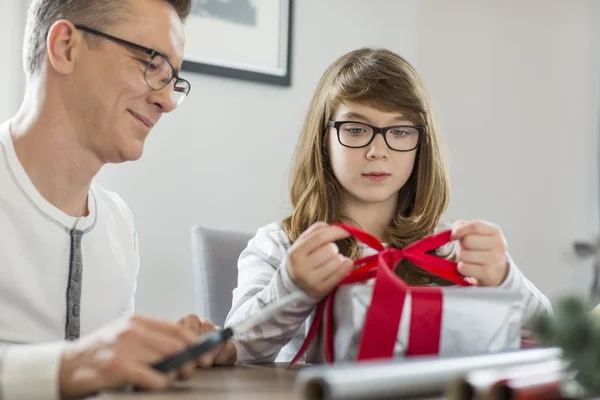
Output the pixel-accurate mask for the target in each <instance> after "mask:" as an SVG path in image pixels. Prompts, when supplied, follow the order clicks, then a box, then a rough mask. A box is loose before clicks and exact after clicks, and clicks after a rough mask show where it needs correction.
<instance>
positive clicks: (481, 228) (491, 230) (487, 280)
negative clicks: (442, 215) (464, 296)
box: [451, 220, 508, 286]
mask: <svg viewBox="0 0 600 400" xmlns="http://www.w3.org/2000/svg"><path fill="white" fill-rule="evenodd" d="M451 239H452V240H458V242H459V246H458V254H457V262H458V272H460V273H461V274H462V275H464V276H466V277H469V278H473V279H474V280H475V281H476V282H473V279H471V280H470V281H471V282H472V283H475V284H477V285H480V286H498V285H500V284H501V283H502V282H504V280H505V279H506V276H507V275H508V258H507V257H506V239H505V238H504V234H503V233H502V230H501V229H500V227H499V226H497V225H494V224H492V223H491V222H487V221H481V220H474V221H456V223H455V224H454V226H453V227H452V235H451Z"/></svg>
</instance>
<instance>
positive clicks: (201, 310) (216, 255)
mask: <svg viewBox="0 0 600 400" xmlns="http://www.w3.org/2000/svg"><path fill="white" fill-rule="evenodd" d="M251 238H252V235H251V234H248V233H242V232H234V231H224V230H217V229H209V228H205V227H202V226H199V225H194V226H192V228H191V231H190V239H191V248H192V262H193V266H194V279H195V281H194V287H195V292H196V312H197V313H198V315H199V316H200V317H204V318H209V319H210V320H211V321H212V322H213V323H215V324H216V325H219V326H223V324H224V322H225V318H226V317H227V313H228V312H229V310H230V309H231V298H232V291H233V289H235V287H236V286H237V263H238V258H239V256H240V253H241V252H242V251H243V250H244V249H245V248H246V246H247V245H248V241H249V240H250V239H251Z"/></svg>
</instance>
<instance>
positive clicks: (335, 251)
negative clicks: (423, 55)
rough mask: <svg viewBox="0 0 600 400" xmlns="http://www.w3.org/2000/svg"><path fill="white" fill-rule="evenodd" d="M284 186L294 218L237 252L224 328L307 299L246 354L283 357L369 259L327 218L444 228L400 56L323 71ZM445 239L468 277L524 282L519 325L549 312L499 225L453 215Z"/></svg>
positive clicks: (416, 278)
mask: <svg viewBox="0 0 600 400" xmlns="http://www.w3.org/2000/svg"><path fill="white" fill-rule="evenodd" d="M290 189H291V190H290V198H291V202H292V205H293V211H292V214H291V215H290V216H289V217H287V218H286V219H284V220H283V221H281V222H275V223H272V224H270V225H267V226H266V227H263V228H261V229H259V230H258V232H257V233H256V236H255V237H254V238H253V239H252V240H250V242H249V243H248V247H247V248H246V249H245V250H244V251H243V252H242V254H241V255H240V259H239V264H238V271H239V275H238V287H237V288H236V289H235V290H234V291H233V307H232V309H231V311H230V313H229V316H228V318H227V321H226V324H235V323H237V322H240V321H242V320H244V319H245V318H247V317H248V316H249V315H250V314H252V313H253V312H256V311H257V310H259V309H260V308H261V307H262V306H263V305H264V304H266V303H271V302H273V301H276V300H277V299H278V298H280V297H282V296H284V295H286V294H289V293H291V292H293V291H302V292H303V293H304V298H303V300H302V301H299V302H298V303H296V304H294V306H293V307H291V308H289V309H288V310H286V311H285V312H282V313H281V314H280V315H279V316H278V318H276V319H275V320H271V321H269V323H265V324H262V325H261V326H258V327H256V329H255V330H254V332H252V335H251V336H252V338H250V337H247V338H246V340H244V339H242V340H239V341H238V342H237V344H236V346H237V357H238V360H239V361H241V362H269V361H273V360H276V361H290V360H291V359H292V358H293V357H294V356H295V355H296V353H297V352H298V350H299V348H300V345H301V344H302V342H303V340H304V338H305V335H306V330H307V329H308V327H309V326H310V321H307V323H306V324H304V323H305V320H306V319H307V317H309V316H310V314H311V311H312V310H313V308H314V307H315V305H316V304H317V303H318V302H319V301H320V300H321V299H322V298H323V296H325V295H327V294H328V293H329V291H330V290H331V289H333V288H334V287H335V286H336V285H337V284H338V283H339V282H340V281H341V280H342V279H343V278H344V277H345V276H346V275H347V274H348V273H349V272H350V271H351V270H352V260H353V259H356V258H357V257H359V256H364V255H367V254H366V253H364V251H365V250H367V249H368V248H367V247H362V246H360V245H359V244H358V243H357V242H356V241H355V240H353V239H351V238H349V237H348V234H347V233H346V231H345V230H343V229H341V228H339V227H334V226H330V225H328V224H329V223H333V222H345V223H349V224H353V225H355V226H357V227H359V228H360V229H362V230H365V231H366V232H368V233H370V234H371V235H374V236H376V237H377V238H379V239H380V240H381V241H382V242H383V243H386V245H387V246H392V247H395V248H403V247H405V246H406V245H408V244H410V243H412V242H415V241H417V240H419V239H422V238H423V237H425V236H427V235H429V234H432V233H434V231H435V230H436V228H437V227H438V225H439V224H440V219H441V217H442V214H443V213H444V211H445V210H446V207H447V204H448V197H449V189H450V187H449V182H448V174H447V170H446V167H445V165H444V157H443V154H442V146H441V143H440V139H439V137H438V133H437V129H436V126H435V124H434V121H433V117H432V112H431V105H430V103H429V100H428V99H427V95H426V92H425V89H424V87H423V83H422V82H421V79H420V77H419V76H418V75H417V73H416V71H415V70H414V69H413V67H412V66H411V65H410V64H409V63H408V62H407V61H405V60H404V59H403V58H401V57H400V56H398V55H396V54H394V53H392V52H390V51H388V50H384V49H368V48H364V49H359V50H355V51H352V52H350V53H348V54H346V55H344V56H342V57H341V58H339V59H338V60H337V61H335V62H334V63H333V64H332V65H331V66H330V67H329V68H328V69H327V71H326V72H325V74H324V75H323V77H322V78H321V81H320V82H319V85H318V86H317V89H316V92H315V94H314V96H313V99H312V102H311V104H310V107H309V110H308V114H307V116H306V119H305V122H304V126H303V129H302V133H301V136H300V142H299V145H298V147H297V151H296V155H295V160H294V167H293V170H292V173H291V187H290ZM320 221H321V222H320ZM452 239H454V240H456V241H457V242H453V243H458V246H456V247H457V249H456V252H454V253H455V254H453V255H450V252H449V251H446V252H439V253H440V254H438V255H440V256H446V257H453V258H454V259H456V260H457V261H458V269H459V272H460V273H462V274H463V275H464V276H467V277H469V278H468V279H470V280H471V281H472V282H473V283H476V284H478V285H481V286H499V287H502V288H506V289H512V290H519V291H520V292H521V293H522V295H523V302H524V303H525V305H526V312H525V318H524V321H523V323H524V324H526V323H527V322H528V321H529V320H530V319H531V317H532V316H534V315H535V314H536V313H537V312H539V311H550V310H551V308H550V303H549V301H548V299H547V298H546V297H545V296H544V295H543V294H541V293H540V292H539V291H538V290H537V289H536V288H535V287H534V285H533V284H531V283H530V282H529V281H528V280H527V279H526V278H525V277H524V276H523V274H522V273H521V272H520V271H519V269H518V268H517V266H516V265H515V264H514V263H513V262H512V261H511V260H510V258H508V256H507V253H506V242H505V240H504V237H503V234H502V231H501V230H500V228H499V227H497V226H496V225H493V224H491V223H489V222H485V221H470V222H465V221H459V222H457V223H455V224H454V226H453V232H452ZM363 253H364V254H363ZM395 271H396V274H397V275H398V276H400V277H401V278H402V279H404V280H405V281H406V282H407V283H408V284H410V285H449V284H450V283H449V282H447V281H445V280H444V279H442V278H438V277H436V276H432V275H430V274H429V273H427V272H425V271H423V270H421V269H419V268H418V267H415V266H414V265H412V264H411V263H410V262H409V261H407V260H403V261H402V262H401V263H399V264H398V266H397V267H396V269H395ZM303 325H304V326H303ZM309 361H310V360H309Z"/></svg>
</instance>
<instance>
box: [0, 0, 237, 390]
mask: <svg viewBox="0 0 600 400" xmlns="http://www.w3.org/2000/svg"><path fill="white" fill-rule="evenodd" d="M190 6H191V5H190V0H33V2H32V5H31V8H30V13H29V16H28V21H27V28H26V37H25V45H24V63H25V71H26V74H27V89H26V93H25V99H24V101H23V104H22V105H21V108H20V109H19V111H18V113H17V115H15V116H14V117H13V118H12V119H11V120H9V121H7V122H6V123H4V124H2V125H1V126H0V188H2V189H1V190H0V276H2V279H0V342H4V343H40V342H54V343H50V344H38V345H27V346H12V347H8V348H6V349H5V352H4V354H3V356H2V358H1V359H0V384H1V385H2V392H1V393H2V394H3V395H4V398H5V399H12V398H19V399H25V398H35V399H38V398H49V397H56V396H59V395H60V396H61V397H63V398H77V397H81V396H85V395H88V394H90V393H94V392H95V391H97V390H100V389H102V388H106V387H119V386H121V385H123V384H125V383H133V384H138V385H140V386H142V387H146V388H150V389H152V388H161V387H164V386H165V385H166V384H168V377H166V376H162V375H160V374H157V373H155V372H153V371H152V370H151V369H150V368H149V367H148V365H149V363H151V362H154V361H156V360H158V359H160V358H162V357H164V356H165V355H167V354H170V353H172V352H174V351H177V350H178V349H181V348H183V347H184V346H185V345H187V344H189V343H190V342H191V341H193V340H194V337H195V336H196V334H198V333H201V332H203V331H206V330H210V329H214V326H213V325H212V324H211V323H210V322H208V321H200V320H199V319H198V318H197V317H194V316H189V317H186V318H185V319H183V320H182V321H180V323H179V325H174V324H170V323H166V322H162V321H156V320H154V319H151V318H145V317H127V316H130V315H131V313H132V311H133V298H134V293H135V287H136V277H137V274H138V267H139V255H138V249H137V242H136V235H135V229H134V225H133V220H132V216H131V212H130V210H129V208H128V207H127V205H126V204H125V203H124V202H123V200H122V199H121V198H120V197H119V196H117V195H116V194H114V193H111V192H108V191H106V190H104V189H103V188H101V187H100V186H99V185H98V184H97V183H95V182H94V177H95V176H96V174H97V173H98V171H99V170H100V168H101V167H102V166H103V165H104V164H106V163H119V162H123V161H131V160H136V159H138V158H139V157H140V156H141V155H142V150H143V145H144V140H145V139H146V137H147V136H148V134H149V133H150V130H151V129H152V127H153V126H154V125H155V124H156V123H157V122H158V120H159V119H160V117H161V116H162V114H163V113H166V112H171V111H173V110H174V109H175V108H176V107H177V106H178V105H179V104H180V102H181V100H183V99H184V98H185V96H187V94H188V93H189V91H190V84H189V83H188V82H187V81H186V80H184V79H182V78H180V77H179V75H178V71H179V66H180V65H181V63H182V58H183V46H184V29H183V23H184V21H185V19H186V17H187V15H188V13H189V10H190ZM121 316H125V317H123V318H124V319H121V320H118V321H117V322H111V321H114V320H115V319H117V318H119V317H121ZM101 327H102V329H100V328H101ZM99 329H100V330H99ZM80 336H85V337H83V338H82V339H79V337H80ZM63 340H66V341H63ZM57 341H59V342H57ZM234 359H235V350H234V349H233V346H232V345H231V344H228V345H227V346H225V347H224V348H222V349H220V351H218V352H215V353H213V354H211V355H209V356H207V358H205V359H203V360H202V364H203V365H207V364H212V363H213V362H217V363H224V362H232V361H233V360H234ZM192 367H193V366H192ZM192 367H188V369H187V370H185V371H182V372H181V375H183V376H186V375H189V374H190V370H189V368H192Z"/></svg>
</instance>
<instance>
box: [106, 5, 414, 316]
mask: <svg viewBox="0 0 600 400" xmlns="http://www.w3.org/2000/svg"><path fill="white" fill-rule="evenodd" d="M294 14H295V18H294V44H293V46H294V49H293V76H292V79H293V86H292V87H291V88H281V87H273V86H267V85H261V84H256V83H248V82H240V81H234V80H229V79H220V78H215V77H209V76H205V75H197V74H189V73H188V74H187V75H186V78H188V79H189V80H190V82H191V83H192V92H191V95H190V98H188V99H186V101H185V102H184V103H183V104H182V106H181V108H180V109H178V110H176V111H175V112H174V113H173V114H171V115H166V116H164V117H163V119H162V121H161V122H160V123H159V124H158V126H157V127H156V128H155V129H154V131H153V133H152V135H151V136H150V138H149V140H148V142H147V146H146V148H145V153H144V156H143V158H142V159H141V160H140V161H138V162H136V163H130V164H128V165H119V166H109V167H108V168H106V169H105V170H103V171H102V173H101V177H100V182H101V183H103V184H104V185H105V186H106V187H108V188H110V189H113V190H116V191H117V192H118V193H120V194H121V195H122V196H123V198H124V199H125V200H126V201H127V202H128V203H129V205H130V207H131V208H132V210H133V213H134V217H135V218H136V225H137V229H138V234H139V240H140V246H141V258H142V269H141V273H140V276H139V281H138V282H139V286H138V294H137V310H138V311H140V312H148V313H152V314H154V315H159V316H164V317H168V318H177V317H178V316H180V315H181V314H184V313H187V312H193V311H194V310H195V308H194V292H193V290H194V287H193V276H192V268H191V255H190V248H189V243H188V242H189V240H188V232H189V227H190V225H191V224H193V223H200V224H204V225H207V226H211V227H218V228H228V229H237V230H243V231H248V232H254V231H255V230H256V229H257V228H258V227H259V226H262V225H266V224H268V223H270V222H272V221H274V220H277V219H280V218H281V217H283V216H284V215H285V213H286V207H287V198H288V196H287V177H286V173H287V169H288V166H289V163H290V160H291V157H292V153H293V150H294V147H295V144H296V140H297V137H298V134H299V131H300V127H301V124H302V119H303V117H304V114H305V111H306V108H307V106H308V103H309V100H310V97H311V95H312V92H313V90H314V88H315V86H316V84H317V81H318V79H319V78H320V75H321V74H322V73H323V72H324V71H325V68H326V67H327V66H328V65H329V64H330V63H331V62H332V61H333V60H334V59H335V58H337V57H338V56H340V55H342V54H343V53H344V52H346V51H349V50H352V49H354V48H356V47H360V46H363V45H377V46H386V47H389V48H390V49H392V50H394V51H397V52H399V53H401V54H403V55H404V56H406V57H407V58H408V59H409V60H411V61H414V59H415V54H416V1H414V0H410V1H407V0H404V1H393V2H392V1H388V0H370V1H368V2H366V1H363V0H327V1H322V0H299V1H296V2H295V10H294ZM207 40H214V39H210V38H207Z"/></svg>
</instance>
